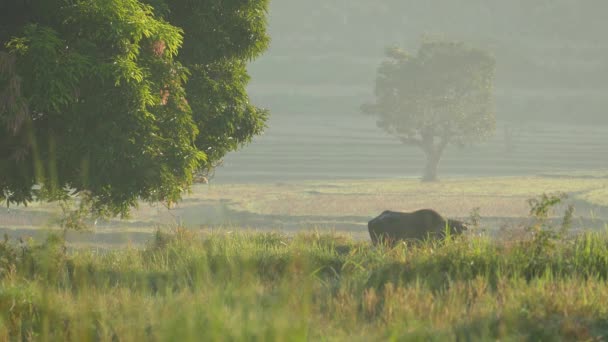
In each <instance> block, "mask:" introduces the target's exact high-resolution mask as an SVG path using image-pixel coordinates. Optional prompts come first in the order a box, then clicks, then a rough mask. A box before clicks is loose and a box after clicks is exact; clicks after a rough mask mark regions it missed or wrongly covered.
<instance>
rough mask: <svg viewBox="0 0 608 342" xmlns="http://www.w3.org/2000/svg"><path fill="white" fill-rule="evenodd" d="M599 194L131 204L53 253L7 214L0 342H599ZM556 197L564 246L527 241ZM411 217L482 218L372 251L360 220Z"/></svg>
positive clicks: (364, 192) (605, 320) (30, 224)
mask: <svg viewBox="0 0 608 342" xmlns="http://www.w3.org/2000/svg"><path fill="white" fill-rule="evenodd" d="M605 184H606V179H605V178H604V175H603V174H602V172H598V173H594V174H589V173H584V174H571V175H569V176H567V177H566V176H563V175H562V176H556V175H547V176H543V177H540V176H537V177H486V178H450V179H444V180H443V181H441V182H438V183H430V184H429V183H421V182H420V181H418V180H416V179H371V180H357V179H354V180H326V181H300V182H283V183H280V182H275V183H258V184H255V183H242V184H210V185H197V186H195V187H194V189H193V192H192V193H191V194H189V195H188V196H186V197H185V198H184V200H183V201H182V202H181V203H180V204H179V205H178V206H177V207H175V208H172V209H167V208H165V207H163V206H152V205H147V204H142V205H141V206H140V208H138V209H137V210H135V211H134V213H133V216H132V217H131V218H130V219H127V220H124V221H119V220H109V221H104V222H98V223H97V225H96V226H95V227H94V228H93V229H92V231H89V232H69V233H68V234H67V235H66V236H65V238H66V239H67V241H65V240H63V237H59V236H61V234H60V235H56V234H51V235H49V234H48V233H49V231H55V233H59V232H60V231H58V230H57V225H56V223H54V220H56V219H57V218H58V217H59V213H60V211H59V209H58V207H57V206H53V205H49V204H39V203H34V204H33V205H31V206H30V207H28V208H21V207H18V208H11V210H10V211H7V210H4V211H3V212H2V214H1V215H0V225H1V226H3V227H4V228H3V230H4V232H5V233H8V235H9V237H8V239H7V240H6V241H4V242H0V340H14V341H17V340H36V341H38V340H41V341H45V340H49V341H55V340H62V341H63V340H65V341H142V340H146V341H178V340H179V341H194V340H196V341H200V340H209V341H230V340H263V341H286V340H289V341H304V340H314V341H342V340H349V341H351V340H354V341H387V340H388V341H419V340H430V341H476V340H479V341H487V340H501V341H526V340H527V341H560V340H562V341H573V340H577V341H601V340H603V339H604V336H608V309H607V308H606V306H605V303H606V301H607V300H608V286H607V285H608V283H607V281H608V280H607V278H608V227H607V226H606V224H605V221H606V220H608V212H607V206H608V205H607V203H608V198H607V197H608V196H607V194H606V185H605ZM558 191H563V192H566V193H568V194H569V197H568V199H567V200H566V202H565V203H563V205H561V206H558V207H555V208H554V209H555V211H554V212H553V214H552V215H553V218H554V219H555V220H554V224H555V223H556V222H558V221H560V217H559V216H560V215H562V213H563V209H564V208H565V207H564V206H565V205H567V204H574V205H575V207H576V208H578V211H576V212H575V214H574V220H573V222H572V228H573V229H574V231H575V232H577V234H573V235H568V236H565V237H559V238H558V237H554V236H552V235H544V234H537V235H531V234H530V232H528V231H526V230H525V229H524V228H525V227H527V226H529V225H530V224H531V222H532V221H530V219H531V218H528V214H529V209H530V208H529V206H528V204H527V202H526V201H527V200H528V199H530V198H535V197H537V196H538V195H539V194H541V193H552V192H558ZM422 207H430V208H434V209H436V210H438V211H439V212H441V213H443V214H444V215H446V216H449V217H458V218H467V216H468V215H469V214H470V213H471V211H473V210H474V209H475V208H479V213H480V214H481V222H480V225H479V226H475V227H472V229H471V230H470V231H469V232H467V234H465V235H464V236H462V237H460V238H457V239H454V240H449V241H447V242H446V243H426V244H422V245H419V246H405V245H397V246H396V247H395V248H388V247H384V246H372V245H371V244H370V243H369V237H368V233H367V229H366V223H367V221H368V220H369V219H370V218H372V217H373V216H375V215H377V214H379V213H380V212H381V211H382V210H385V209H393V210H403V211H406V210H414V209H417V208H422ZM549 222H551V221H549ZM552 227H553V226H551V223H549V228H547V229H549V230H548V231H549V232H550V231H552V229H554V228H552ZM18 236H21V237H25V242H24V243H18V240H17V239H16V237H18ZM28 237H34V239H28ZM66 247H67V248H66ZM90 247H92V248H90Z"/></svg>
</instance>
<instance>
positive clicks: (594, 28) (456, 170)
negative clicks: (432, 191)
mask: <svg viewBox="0 0 608 342" xmlns="http://www.w3.org/2000/svg"><path fill="white" fill-rule="evenodd" d="M605 10H608V5H607V4H606V3H605V2H602V1H581V2H577V1H465V0H462V1H447V0H446V1H373V2H371V1H331V2H324V1H319V2H315V1H306V2H298V1H280V2H279V1H277V2H275V3H273V4H272V5H271V8H270V16H269V29H270V34H271V37H272V41H271V45H270V48H269V50H268V52H267V53H266V54H265V55H263V56H262V57H260V58H259V59H258V60H256V61H255V62H253V63H252V65H251V68H250V70H251V74H252V77H253V78H252V82H251V84H250V86H249V91H250V94H251V96H252V99H253V100H254V101H255V102H256V103H258V104H260V105H262V106H265V107H268V108H271V109H272V117H271V119H270V121H269V127H268V129H267V130H266V134H265V136H263V137H258V138H256V139H255V141H254V143H253V144H252V145H250V146H249V147H248V148H246V149H244V150H243V151H241V152H237V153H234V154H232V155H229V156H228V157H227V158H226V160H225V167H224V168H223V170H222V172H218V173H217V176H216V180H217V181H218V182H221V181H236V180H238V181H246V180H254V181H260V180H265V181H273V180H290V179H291V180H297V179H317V178H319V177H321V178H344V177H348V178H370V177H372V178H374V177H417V176H419V174H420V172H421V171H420V167H421V165H422V164H423V163H424V155H423V154H422V153H420V152H419V151H417V150H416V149H415V148H404V147H403V146H402V145H401V144H400V143H399V141H398V140H396V139H394V138H391V137H389V136H388V135H386V134H384V133H383V132H382V131H381V130H380V129H378V128H376V125H375V120H374V118H370V117H367V116H364V115H360V109H359V107H360V105H361V104H363V103H364V102H367V101H369V100H371V99H372V96H373V87H374V81H375V77H376V69H377V68H378V66H379V64H380V63H381V61H382V60H383V57H384V50H385V48H386V47H387V46H391V45H396V46H399V47H401V48H403V49H404V50H405V51H407V52H409V53H413V54H415V53H416V51H417V50H418V48H419V46H420V43H421V41H422V40H423V39H424V37H425V36H430V37H441V38H446V39H450V40H460V41H463V42H466V43H467V44H470V45H472V46H476V47H479V48H483V49H486V50H487V51H488V52H489V53H491V54H493V55H494V56H495V58H496V79H495V102H496V119H497V124H496V131H495V134H494V136H493V137H492V138H491V139H490V140H489V141H488V142H487V143H485V144H478V145H475V146H473V147H472V148H466V149H462V150H460V149H457V148H453V147H452V146H451V147H448V149H449V152H446V153H445V154H444V157H443V158H442V161H441V171H440V172H441V174H443V175H444V176H450V175H452V176H464V175H475V176H481V175H532V174H538V173H545V172H552V171H561V170H577V169H579V170H580V169H598V168H605V167H606V166H608V157H606V154H605V153H603V151H606V150H607V149H608V140H607V139H605V130H604V129H605V128H604V124H606V123H608V119H607V118H606V115H605V114H606V108H608V96H606V89H607V88H608V81H607V78H606V76H608V44H607V43H606V41H605V37H604V32H605V30H606V25H607V24H606V23H605V21H604V20H603V19H602V14H601V13H605V12H604V11H605ZM244 166H247V167H246V168H245V167H244ZM277 168H278V169H277ZM272 170H277V172H273V171H272ZM279 170H280V171H279Z"/></svg>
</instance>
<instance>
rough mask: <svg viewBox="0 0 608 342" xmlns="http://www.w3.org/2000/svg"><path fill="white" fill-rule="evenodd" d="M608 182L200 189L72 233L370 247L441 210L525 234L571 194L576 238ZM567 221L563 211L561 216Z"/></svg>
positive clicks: (1, 222) (17, 222) (114, 238)
mask: <svg viewBox="0 0 608 342" xmlns="http://www.w3.org/2000/svg"><path fill="white" fill-rule="evenodd" d="M606 186H607V182H606V178H603V177H600V176H593V177H589V176H578V177H577V176H571V177H567V178H565V177H554V176H551V177H549V176H547V177H532V176H530V177H515V176H511V177H486V178H476V179H473V178H449V179H445V180H443V181H442V182H439V183H421V182H420V181H419V180H417V179H397V178H395V179H368V180H354V179H353V180H347V181H345V180H325V181H301V182H277V183H241V184H214V183H212V184H209V185H197V186H195V187H194V188H193V192H192V193H191V194H190V195H187V196H186V197H185V198H184V200H183V201H182V202H181V203H179V204H178V205H177V206H176V207H174V208H172V209H167V208H166V207H164V206H162V205H148V204H145V203H142V204H141V205H140V208H139V209H137V210H135V211H134V213H133V215H132V217H131V218H129V219H126V220H118V219H115V220H109V221H99V222H97V225H96V226H94V227H93V229H92V231H90V232H70V233H69V234H68V236H69V241H71V242H72V243H74V244H75V245H83V244H84V245H96V246H101V247H103V246H107V247H112V246H121V245H124V244H136V245H139V244H141V243H142V242H144V241H147V240H148V239H150V238H151V236H152V234H153V232H154V231H155V230H156V229H157V228H163V229H166V228H170V227H175V226H176V225H178V224H179V225H183V226H184V227H186V228H188V229H191V230H195V231H208V230H211V229H213V230H222V231H238V230H243V229H251V230H264V231H282V232H285V233H287V234H293V233H296V232H298V231H302V230H304V231H310V230H320V231H327V230H332V231H337V232H343V233H348V234H351V235H352V236H353V238H355V239H363V240H367V239H368V235H367V221H368V220H369V219H371V218H372V217H374V216H376V215H378V214H379V213H380V212H382V211H383V210H386V209H391V210H399V211H410V210H415V209H419V208H434V209H436V210H438V211H439V212H440V213H442V214H444V215H446V216H448V217H453V218H464V219H466V218H467V217H468V216H469V214H470V213H471V211H473V210H474V209H475V208H479V213H480V214H481V228H483V229H485V230H487V231H488V232H490V233H498V232H499V231H509V230H514V231H516V230H518V229H521V227H522V224H523V222H524V221H523V220H524V219H525V218H526V217H527V216H528V211H529V207H528V205H527V203H526V201H527V200H528V199H529V198H532V197H536V196H538V195H539V194H541V193H551V192H558V191H563V192H566V193H568V194H569V195H570V197H569V200H568V203H571V204H573V205H574V206H575V207H576V209H577V211H576V212H575V216H574V218H575V220H574V222H573V229H574V230H581V229H584V230H596V229H603V228H604V227H605V222H607V221H608V193H607V188H606ZM557 209H559V210H557V212H556V213H555V214H556V215H561V210H562V209H563V208H557ZM60 213H61V211H60V210H59V208H58V207H56V206H52V205H47V204H34V205H32V206H30V207H27V208H24V207H15V208H11V209H10V210H7V209H3V210H2V212H1V214H0V227H2V231H4V232H7V233H9V235H11V236H42V235H43V234H45V231H46V230H47V228H51V229H52V228H56V227H57V223H56V222H57V221H56V220H57V219H58V218H59V217H60Z"/></svg>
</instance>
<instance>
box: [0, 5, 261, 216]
mask: <svg viewBox="0 0 608 342" xmlns="http://www.w3.org/2000/svg"><path fill="white" fill-rule="evenodd" d="M10 3H11V4H10V5H8V4H7V5H5V4H3V3H2V2H0V200H1V201H5V202H6V203H7V204H11V203H13V204H27V203H28V202H30V201H32V200H35V199H38V200H57V199H66V198H69V195H73V194H83V195H84V196H82V197H86V201H83V202H84V203H89V204H90V208H91V209H92V211H93V214H96V215H98V216H115V215H121V216H125V215H127V214H128V213H129V210H130V208H131V207H134V206H136V205H137V203H138V200H144V201H149V202H158V201H162V202H166V203H173V202H175V201H177V200H179V199H180V197H181V194H182V193H183V192H184V191H186V190H188V189H189V187H190V186H191V184H192V181H193V175H194V174H195V173H197V172H199V171H205V170H208V169H210V168H212V167H213V166H214V165H216V164H217V162H218V161H219V160H221V158H222V157H223V156H224V155H225V154H226V153H228V152H229V151H232V150H235V149H237V148H238V147H240V146H242V145H243V144H245V143H247V142H249V141H250V140H251V138H252V137H253V136H254V135H256V134H258V133H260V132H261V131H262V129H263V128H264V125H265V121H266V117H267V112H266V110H263V109H259V108H257V107H255V106H253V105H252V104H251V103H250V102H249V98H248V95H247V92H246V85H247V82H248V81H249V76H248V74H247V70H246V64H247V62H248V61H250V60H252V59H254V58H256V57H257V56H259V55H260V54H261V53H262V52H263V51H265V49H266V47H267V45H268V42H269V37H268V35H267V33H266V15H267V8H268V0H250V1H225V0H201V1H182V0H74V1H67V0H31V1H24V0H16V1H10ZM83 202H81V203H83Z"/></svg>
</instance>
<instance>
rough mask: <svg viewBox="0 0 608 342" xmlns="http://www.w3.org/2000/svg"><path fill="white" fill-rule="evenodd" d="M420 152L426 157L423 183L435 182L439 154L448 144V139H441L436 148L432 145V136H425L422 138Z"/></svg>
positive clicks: (439, 158)
mask: <svg viewBox="0 0 608 342" xmlns="http://www.w3.org/2000/svg"><path fill="white" fill-rule="evenodd" d="M422 142H423V143H422V146H421V147H422V150H423V151H424V153H425V155H426V165H425V167H424V175H423V176H422V181H423V182H436V181H437V180H438V178H437V167H438V166H439V161H440V160H441V154H442V153H443V150H444V149H445V147H446V146H447V144H448V138H447V137H445V136H444V137H442V138H441V141H440V142H439V144H438V145H437V146H435V143H434V137H433V135H432V134H425V135H424V136H423V138H422Z"/></svg>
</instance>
